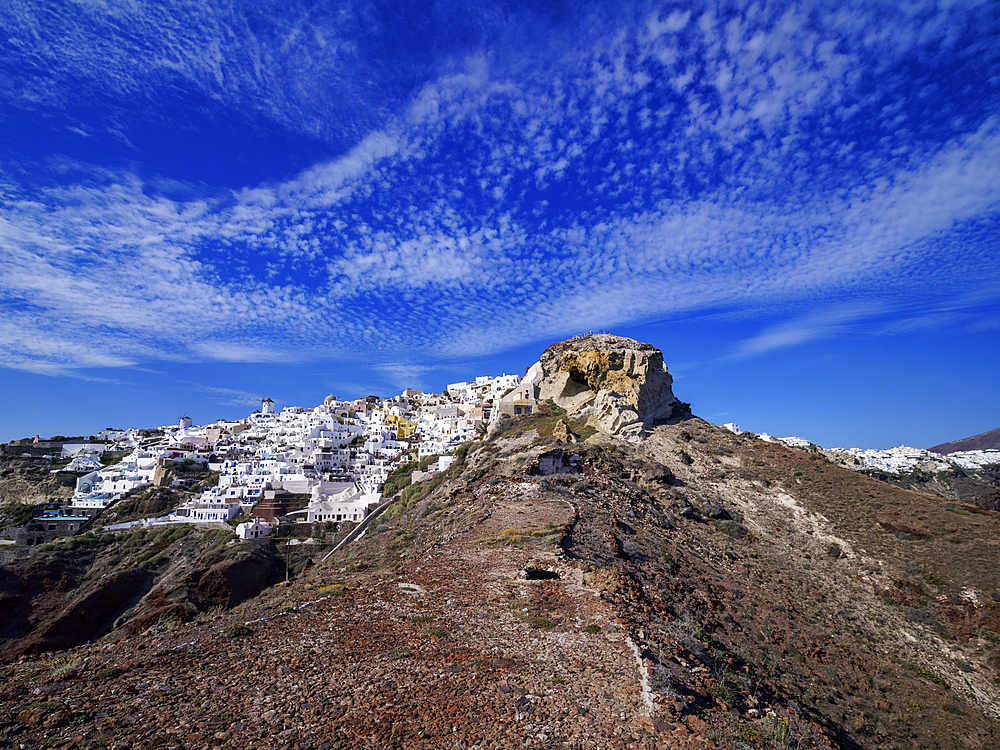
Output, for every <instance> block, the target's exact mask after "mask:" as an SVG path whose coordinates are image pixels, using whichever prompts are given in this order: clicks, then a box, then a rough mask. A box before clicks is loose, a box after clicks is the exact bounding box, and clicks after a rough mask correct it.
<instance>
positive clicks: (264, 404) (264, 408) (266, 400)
mask: <svg viewBox="0 0 1000 750" xmlns="http://www.w3.org/2000/svg"><path fill="white" fill-rule="evenodd" d="M260 413H261V414H274V401H272V400H271V398H270V397H269V396H268V395H267V391H263V390H262V391H261V392H260Z"/></svg>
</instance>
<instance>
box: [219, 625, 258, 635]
mask: <svg viewBox="0 0 1000 750" xmlns="http://www.w3.org/2000/svg"><path fill="white" fill-rule="evenodd" d="M222 633H223V635H225V636H227V637H229V638H239V637H241V636H244V635H253V630H251V629H250V628H249V627H247V626H246V625H230V626H229V627H227V628H223V629H222Z"/></svg>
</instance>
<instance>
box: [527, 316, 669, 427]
mask: <svg viewBox="0 0 1000 750" xmlns="http://www.w3.org/2000/svg"><path fill="white" fill-rule="evenodd" d="M539 364H540V365H541V367H542V371H543V373H544V377H543V378H542V381H541V382H540V383H539V398H540V399H541V400H545V399H552V401H553V402H555V404H556V405H557V406H560V407H561V408H563V409H565V410H566V411H567V412H568V413H569V414H570V415H571V416H573V417H575V418H577V419H581V418H585V419H587V420H589V421H590V423H591V424H593V425H594V426H595V427H596V428H597V429H599V430H600V431H602V432H604V433H605V434H608V435H616V436H619V437H623V438H625V439H627V440H633V441H634V440H639V439H641V437H642V434H643V431H644V430H645V429H646V428H648V427H650V426H652V424H653V422H654V421H656V420H659V419H668V418H669V417H670V416H672V415H674V414H675V412H676V410H677V409H678V408H679V407H680V402H679V401H678V400H677V399H676V398H675V397H674V394H673V391H672V390H671V386H672V385H673V378H672V377H670V373H668V372H667V367H666V365H664V364H663V354H662V353H661V352H660V350H659V349H657V348H656V347H655V346H652V345H651V344H644V343H642V342H639V341H635V340H634V339H629V338H624V337H622V336H612V335H610V334H604V333H597V334H590V335H588V336H582V337H580V338H575V339H569V340H568V341H562V342H559V343H558V344H553V345H552V346H550V347H549V348H548V349H546V350H545V352H544V353H543V354H542V358H541V360H540V361H539Z"/></svg>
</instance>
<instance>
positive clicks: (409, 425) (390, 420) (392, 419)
mask: <svg viewBox="0 0 1000 750" xmlns="http://www.w3.org/2000/svg"><path fill="white" fill-rule="evenodd" d="M385 423H386V424H389V425H395V426H396V435H398V436H399V437H400V438H408V437H410V435H412V434H413V433H414V432H416V431H417V423H416V422H414V421H413V420H411V419H407V418H406V417H397V416H396V415H395V414H390V415H388V416H387V417H386V418H385Z"/></svg>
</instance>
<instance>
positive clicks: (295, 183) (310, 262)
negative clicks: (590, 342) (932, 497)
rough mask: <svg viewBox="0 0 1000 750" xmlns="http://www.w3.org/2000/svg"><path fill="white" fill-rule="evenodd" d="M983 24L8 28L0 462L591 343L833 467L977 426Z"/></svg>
mask: <svg viewBox="0 0 1000 750" xmlns="http://www.w3.org/2000/svg"><path fill="white" fill-rule="evenodd" d="M996 8H997V6H996V4H995V3H989V2H983V3H975V2H973V3H961V2H955V3H940V4H935V3H922V2H913V3H900V2H891V3H884V4H877V3H872V2H859V3H850V2H847V3H844V2H837V3H832V2H831V3H770V4H769V3H744V4H741V3H719V4H711V3H708V4H706V3H698V4H690V3H689V4H685V3H669V4H657V3H622V2H608V3H601V2H594V3H580V2H573V3H568V2H567V3H548V4H545V3H536V2H526V3H517V2H509V3H497V2H473V1H469V2H462V1H459V0H455V1H452V2H449V1H447V0H446V1H443V2H425V3H400V2H383V3H346V2H345V3H341V4H337V3H322V2H309V3H304V2H294V1H292V2H289V1H288V0H284V1H283V2H281V3H268V2H242V3H241V2H230V3H225V4H220V3H211V2H206V3H171V2H156V3H152V2H127V3H126V2H112V1H108V2H96V1H95V2H77V3H64V2H31V1H30V0H29V1H26V2H15V3H7V4H4V5H3V7H0V23H2V25H3V28H4V29H5V36H6V38H7V41H6V43H5V45H4V46H3V47H2V48H0V307H2V309H0V312H2V316H0V384H3V385H5V386H6V387H5V388H4V392H5V393H6V395H7V398H8V403H9V407H8V409H6V413H5V414H4V416H3V417H0V440H6V439H11V438H17V437H22V436H26V435H33V434H35V433H36V432H38V433H42V434H43V436H44V435H47V434H48V435H51V434H56V433H63V434H70V433H73V434H81V433H89V432H93V431H96V430H99V429H101V428H103V427H106V426H127V425H138V426H148V425H153V424H162V423H168V422H174V421H175V420H176V418H177V416H179V415H180V414H181V413H187V414H190V416H191V417H192V418H193V419H195V421H196V422H205V421H211V420H214V419H217V418H220V417H233V416H238V415H242V414H245V413H246V412H247V411H249V410H250V409H252V408H253V405H254V401H255V400H258V401H259V399H260V394H261V393H262V392H267V393H268V394H269V395H270V396H271V397H272V398H274V399H275V401H277V402H278V404H279V406H280V405H288V404H301V405H313V404H315V403H318V402H319V401H320V400H321V399H322V398H323V397H324V396H326V395H327V394H329V393H335V394H337V395H340V396H341V397H354V396H358V395H364V394H367V393H380V394H384V395H391V394H395V393H398V392H399V391H400V390H402V388H403V387H405V386H408V385H409V386H414V387H420V388H425V389H428V390H439V389H441V388H442V387H443V386H444V385H445V384H446V383H447V382H451V381H454V380H458V379H462V378H465V377H472V376H474V375H476V374H481V373H496V374H499V373H500V372H503V371H506V372H521V371H523V369H524V368H525V367H526V366H528V365H530V364H531V363H532V362H533V361H534V360H535V359H537V356H538V354H539V353H540V352H541V350H542V349H543V348H544V347H545V346H546V345H547V344H549V343H551V342H552V341H556V340H560V339H562V338H566V337H568V336H571V335H573V334H576V333H580V332H582V331H586V330H591V329H605V330H610V331H612V332H614V333H619V334H622V335H629V336H633V337H636V338H640V339H643V340H645V341H649V342H651V343H653V344H655V345H657V346H659V347H660V348H661V349H662V350H663V352H664V356H665V359H666V361H667V363H668V366H669V367H670V369H671V371H672V372H673V373H674V374H675V392H676V393H677V395H678V396H679V397H680V398H682V399H683V400H686V401H690V402H692V405H693V408H694V411H695V413H697V414H699V415H700V416H704V417H705V418H707V419H710V420H711V421H715V422H724V421H730V420H732V421H737V422H739V423H740V424H741V425H742V426H743V427H745V428H747V429H753V430H756V431H767V432H772V433H774V434H781V435H785V434H797V435H801V436H804V437H808V438H810V439H812V440H814V441H816V442H819V443H821V444H823V445H827V446H832V445H842V446H852V445H854V446H865V447H888V446H890V445H897V444H900V443H906V444H909V445H917V446H927V445H933V444H935V443H937V442H942V441H944V440H950V439H957V438H960V437H965V436H967V435H971V434H974V433H978V432H982V431H985V430H988V429H992V428H995V427H997V426H998V425H1000V399H998V398H997V396H996V394H997V392H998V386H1000V382H998V381H1000V378H998V376H997V372H998V371H1000V353H998V352H1000V252H998V251H1000V232H998V229H1000V114H998V113H1000V16H998V13H997V9H996Z"/></svg>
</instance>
